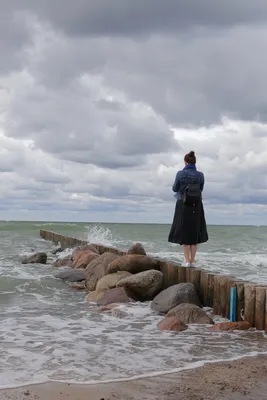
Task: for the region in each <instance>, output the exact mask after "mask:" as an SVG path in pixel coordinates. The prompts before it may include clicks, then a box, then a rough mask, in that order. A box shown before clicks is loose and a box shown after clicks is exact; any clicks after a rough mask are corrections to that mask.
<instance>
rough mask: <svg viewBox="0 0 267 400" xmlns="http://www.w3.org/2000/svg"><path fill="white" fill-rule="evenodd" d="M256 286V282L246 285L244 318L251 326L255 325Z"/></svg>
mask: <svg viewBox="0 0 267 400" xmlns="http://www.w3.org/2000/svg"><path fill="white" fill-rule="evenodd" d="M256 286H257V285H256V284H255V283H246V284H245V285H244V301H245V308H244V320H245V321H247V322H249V323H250V325H251V326H255V302H256Z"/></svg>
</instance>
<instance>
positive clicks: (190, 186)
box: [182, 173, 202, 207]
mask: <svg viewBox="0 0 267 400" xmlns="http://www.w3.org/2000/svg"><path fill="white" fill-rule="evenodd" d="M185 175H186V178H187V177H188V175H187V174H186V173H185ZM201 197H202V195H201V189H200V183H199V176H196V177H195V178H194V180H193V182H192V183H188V182H187V185H186V187H185V190H184V192H183V193H182V200H183V203H184V204H185V205H187V206H193V207H194V206H196V205H197V204H198V203H199V202H200V200H201Z"/></svg>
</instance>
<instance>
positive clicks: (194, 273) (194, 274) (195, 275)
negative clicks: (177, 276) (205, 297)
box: [188, 268, 201, 296]
mask: <svg viewBox="0 0 267 400" xmlns="http://www.w3.org/2000/svg"><path fill="white" fill-rule="evenodd" d="M188 269H190V275H189V282H191V283H192V284H193V285H194V287H195V290H196V292H197V294H198V296H200V277H201V270H200V269H196V268H188Z"/></svg>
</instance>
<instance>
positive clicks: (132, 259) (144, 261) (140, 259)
mask: <svg viewBox="0 0 267 400" xmlns="http://www.w3.org/2000/svg"><path fill="white" fill-rule="evenodd" d="M150 269H156V270H158V269H159V261H158V260H156V259H154V258H152V257H149V256H141V255H138V254H126V255H125V256H121V257H120V258H118V259H116V260H114V261H113V262H112V263H110V265H109V267H108V270H107V272H108V273H109V274H111V273H113V272H117V271H128V272H131V274H138V273H139V272H144V271H147V270H150Z"/></svg>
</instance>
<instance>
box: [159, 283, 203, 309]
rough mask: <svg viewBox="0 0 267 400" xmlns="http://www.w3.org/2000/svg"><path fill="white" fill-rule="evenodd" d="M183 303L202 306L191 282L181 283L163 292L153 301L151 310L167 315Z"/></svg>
mask: <svg viewBox="0 0 267 400" xmlns="http://www.w3.org/2000/svg"><path fill="white" fill-rule="evenodd" d="M183 303H190V304H195V305H196V306H201V303H200V300H199V298H198V295H197V293H196V291H195V287H194V285H193V284H192V283H191V282H187V283H179V284H178V285H173V286H170V287H168V288H167V289H165V290H163V291H162V292H160V293H159V294H158V295H157V296H156V297H155V298H154V299H153V301H152V303H151V308H152V310H153V311H156V312H158V313H162V314H167V313H168V312H169V311H170V310H171V309H172V308H174V307H176V306H178V305H179V304H183Z"/></svg>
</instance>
